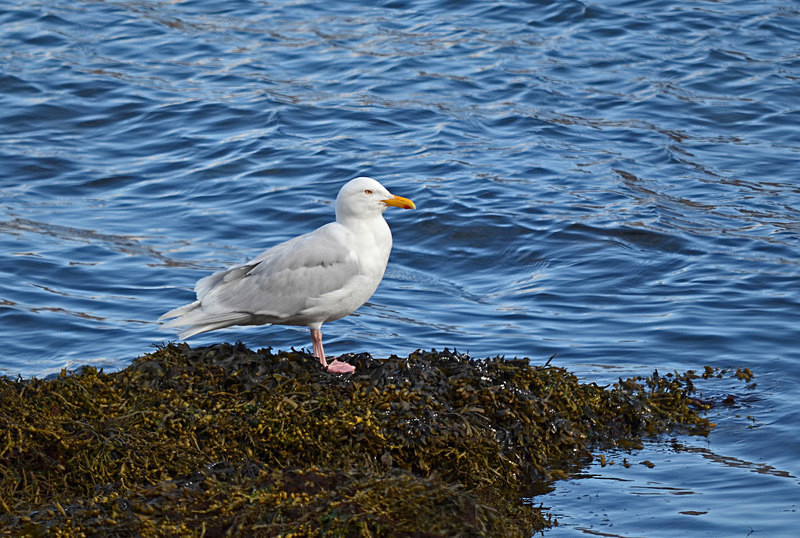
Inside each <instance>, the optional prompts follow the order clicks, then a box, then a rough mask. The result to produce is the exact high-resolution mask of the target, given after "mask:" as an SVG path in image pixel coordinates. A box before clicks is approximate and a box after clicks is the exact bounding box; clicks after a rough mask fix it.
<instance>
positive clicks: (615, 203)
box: [0, 0, 800, 536]
mask: <svg viewBox="0 0 800 538" xmlns="http://www.w3.org/2000/svg"><path fill="white" fill-rule="evenodd" d="M799 88H800V5H798V4H797V3H796V2H790V1H777V0H773V1H763V2H752V1H732V2H726V1H715V2H710V1H671V0H665V1H659V2H652V1H635V2H633V1H631V2H622V1H609V2H600V3H596V4H593V3H581V2H574V1H558V2H492V1H480V2H469V1H463V2H454V1H444V0H430V1H420V2H412V1H407V2H406V1H386V2H363V3H359V2H350V1H343V2H324V3H322V2H311V1H307V2H304V1H302V0H300V1H293V2H288V1H276V2H263V1H243V0H229V1H226V2H215V1H211V0H194V1H185V2H181V1H170V2H167V1H160V2H157V1H137V2H126V1H112V2H99V1H86V0H71V1H69V2H66V1H35V0H33V1H25V2H23V1H20V0H18V1H12V2H4V3H3V4H2V7H0V200H1V201H2V204H0V342H2V345H3V353H2V356H0V373H5V374H7V375H14V376H15V375H17V374H21V375H24V376H29V375H37V376H45V375H49V374H51V373H54V372H58V371H59V370H60V369H61V368H63V367H65V366H67V367H75V366H77V365H80V364H85V363H90V364H95V365H99V366H103V367H104V368H106V369H107V370H112V369H118V368H122V367H124V366H125V365H126V364H127V363H128V362H129V361H130V360H131V359H132V358H134V357H136V356H137V355H140V354H143V353H146V352H147V351H149V350H150V346H151V345H153V344H156V343H159V342H162V341H165V340H166V339H169V338H174V336H173V335H170V334H165V333H162V332H159V331H158V325H157V323H156V321H155V320H156V318H158V316H159V315H160V314H161V313H163V312H164V311H166V310H168V309H170V308H173V307H175V306H177V305H180V304H183V303H185V302H187V301H189V300H191V299H192V298H193V293H192V291H191V289H192V287H193V285H194V282H195V281H196V280H197V279H198V278H200V277H202V276H204V275H205V274H207V273H208V272H210V271H213V270H217V269H221V268H224V267H226V266H227V265H230V264H233V263H236V262H241V261H244V260H246V259H248V258H249V257H251V256H254V255H256V254H258V253H259V252H260V251H261V250H263V249H264V248H266V247H268V246H270V245H272V244H275V243H276V242H279V241H282V240H285V239H287V238H289V237H291V236H294V235H297V234H299V233H302V232H306V231H310V230H312V229H314V228H315V227H317V226H319V225H321V224H323V223H325V222H328V221H329V220H331V219H332V215H333V206H332V205H331V204H332V200H333V199H334V197H335V196H336V193H337V191H338V189H339V187H340V186H341V185H342V184H343V183H344V182H345V181H346V180H348V179H350V178H352V177H355V176H357V175H370V176H373V177H376V178H378V179H380V180H381V181H382V182H383V183H384V184H385V185H386V186H387V187H388V188H389V189H390V190H392V191H393V192H395V193H396V194H399V195H402V196H406V197H409V198H411V199H413V200H414V201H415V202H416V203H417V206H418V209H417V210H416V211H413V212H412V211H405V212H404V211H399V210H390V211H387V213H386V216H387V220H389V222H390V224H391V226H392V228H393V231H394V237H395V248H394V250H393V253H392V259H391V261H390V266H389V269H388V271H387V275H386V278H385V279H384V281H383V283H382V284H381V287H380V288H379V289H378V292H377V293H376V294H375V295H374V296H373V298H372V299H371V301H370V302H369V303H368V304H367V305H366V306H364V307H362V308H361V309H360V310H359V311H358V313H357V315H354V316H351V317H349V318H345V319H342V320H339V321H337V322H335V323H331V324H328V325H326V327H325V329H326V351H328V352H329V353H331V354H338V353H343V352H348V351H368V352H370V353H372V354H373V355H375V356H386V355H388V354H392V353H396V354H400V355H403V354H408V353H409V352H410V351H413V350H414V349H416V348H432V347H435V348H439V349H441V348H442V347H445V346H447V347H451V348H452V347H456V348H457V349H458V350H460V351H464V352H469V353H470V354H471V355H472V356H475V357H485V356H489V355H492V356H493V355H497V354H502V355H507V356H527V357H530V358H531V360H533V361H535V362H544V361H545V360H546V359H547V357H549V356H550V355H551V354H553V353H558V355H557V356H556V358H555V359H554V362H555V363H557V364H559V365H561V366H565V367H567V368H569V369H571V370H573V371H575V372H577V373H578V374H579V375H580V376H581V377H583V378H585V379H587V380H593V381H597V382H599V383H607V382H610V381H613V380H615V379H616V378H617V377H618V376H629V375H636V374H649V373H650V372H652V371H653V370H654V369H658V370H659V371H660V372H662V373H663V372H668V371H671V370H673V369H678V370H686V369H689V368H694V369H698V368H702V366H703V365H711V366H716V367H721V368H736V367H748V368H750V369H751V370H752V371H753V372H754V374H755V378H754V381H755V383H756V385H755V386H751V387H749V388H748V387H746V386H745V384H743V383H738V382H732V381H731V382H727V381H726V382H722V383H717V384H709V385H707V390H708V391H709V392H708V393H707V394H705V396H707V397H714V398H718V399H720V398H721V397H724V396H725V395H726V394H728V393H731V394H733V395H734V396H735V401H736V402H737V403H736V405H735V406H734V407H731V408H727V407H719V408H717V409H715V410H713V411H712V418H713V420H714V421H715V422H717V423H718V426H717V429H716V430H715V431H714V432H713V433H712V434H711V436H710V437H709V438H708V439H705V438H691V437H685V436H674V437H669V438H659V439H657V440H653V441H652V442H651V443H648V445H647V446H646V447H645V449H644V450H643V451H638V452H632V453H619V454H608V455H607V457H608V459H610V460H614V461H615V464H614V465H607V466H605V467H601V466H600V465H599V463H598V464H594V465H592V466H591V467H589V468H587V469H585V470H584V471H583V472H582V474H581V475H579V476H578V477H576V478H575V479H574V480H569V481H561V482H558V483H556V484H555V489H554V490H553V491H551V492H550V493H548V494H546V495H544V496H540V497H537V498H536V499H535V501H534V502H536V503H539V502H541V503H543V504H544V505H545V506H549V507H550V509H551V511H552V512H553V513H554V514H555V515H556V516H557V518H558V520H559V522H560V526H559V527H558V528H556V529H554V530H552V531H549V532H548V533H547V534H550V535H553V536H572V535H576V534H581V533H585V534H589V535H604V536H671V535H676V534H685V535H707V536H747V535H750V534H753V535H760V536H790V535H794V533H795V532H796V529H797V526H798V525H800V514H798V509H799V508H800V507H798V504H799V503H800V488H799V487H798V485H799V482H800V479H799V478H798V476H800V457H798V456H800V448H798V447H800V430H798V427H800V413H799V412H798V410H797V409H798V408H797V403H796V402H797V400H798V396H800V394H798V393H799V392H800V391H798V388H797V387H798V384H799V383H800V373H799V372H800V345H798V342H800V319H798V318H799V317H800V316H799V315H798V314H799V313H800V268H799V262H798V260H799V259H800V258H799V256H798V247H799V246H800V127H798V126H800V110H799V109H800V90H799ZM221 340H225V341H236V340H241V341H243V342H245V343H247V344H248V345H250V346H251V347H262V346H270V345H271V346H274V347H276V348H288V347H290V346H295V347H309V346H310V339H309V336H308V333H307V331H306V330H305V329H298V328H286V327H272V328H248V329H230V330H226V331H220V332H215V333H209V334H206V335H202V336H201V337H197V338H196V339H194V340H192V343H193V344H197V345H201V344H208V343H214V342H218V341H221ZM623 460H626V462H627V463H629V466H628V467H625V466H624V465H623ZM645 461H649V462H652V464H654V467H652V468H650V467H649V466H647V465H641V463H642V462H645Z"/></svg>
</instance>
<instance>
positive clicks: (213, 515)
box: [0, 344, 713, 536]
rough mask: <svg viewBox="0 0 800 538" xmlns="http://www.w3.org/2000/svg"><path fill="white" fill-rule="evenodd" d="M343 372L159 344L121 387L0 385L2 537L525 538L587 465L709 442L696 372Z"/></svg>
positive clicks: (468, 366)
mask: <svg viewBox="0 0 800 538" xmlns="http://www.w3.org/2000/svg"><path fill="white" fill-rule="evenodd" d="M340 359H341V360H346V361H348V362H350V363H352V364H354V365H355V366H356V372H355V374H353V375H332V374H329V373H327V372H325V371H323V370H322V369H321V368H320V367H319V365H318V362H317V361H315V360H314V359H313V358H312V357H311V356H310V355H308V354H306V353H305V352H299V351H294V350H292V351H289V352H275V353H273V352H272V351H271V350H259V351H258V352H253V351H251V350H249V349H247V348H246V347H244V346H243V345H241V344H238V345H227V344H221V345H217V346H212V347H207V348H197V349H193V348H190V347H189V346H188V345H186V344H170V345H168V346H165V347H162V348H159V349H158V350H156V351H155V352H153V353H150V354H148V355H145V356H142V357H140V358H138V359H136V360H134V361H133V362H132V364H131V365H130V366H128V367H127V368H125V369H124V370H121V371H118V372H113V373H103V372H101V371H97V370H96V369H94V368H92V367H84V368H81V369H79V370H78V371H75V372H62V374H61V375H59V376H58V377H57V378H53V379H46V380H40V379H29V380H22V379H9V378H1V379H0V432H2V433H0V478H2V486H0V510H2V512H3V514H2V515H0V532H2V533H4V534H6V535H33V536H41V535H47V534H52V535H70V536H81V535H85V536H88V535H95V534H98V533H99V534H103V535H110V536H173V535H183V536H243V535H247V536H278V535H286V536H288V535H293V536H318V535H334V536H362V535H363V536H458V535H461V536H476V535H485V536H529V535H530V534H531V532H535V531H539V530H542V529H545V528H547V527H548V526H551V525H553V524H555V523H556V522H555V521H553V520H552V518H551V517H550V516H549V515H548V514H547V513H546V512H545V511H543V510H542V509H541V508H539V507H536V506H535V497H534V495H535V493H537V492H540V491H543V490H544V488H546V487H547V484H548V483H550V482H552V481H553V480H557V479H561V478H564V477H566V476H568V474H569V473H570V472H572V471H574V470H575V469H576V468H580V466H582V465H585V464H586V463H588V462H589V461H591V458H592V453H593V452H597V451H602V450H603V448H608V447H612V446H616V447H620V446H622V447H627V448H631V449H635V448H636V447H637V446H640V443H641V439H642V438H643V437H647V436H653V435H657V434H660V433H664V432H669V431H672V430H675V429H676V428H677V429H680V430H681V431H684V432H685V433H687V434H699V435H705V434H707V433H708V432H709V431H710V429H711V428H712V427H713V424H711V423H710V422H709V421H708V420H707V419H706V418H704V417H703V410H704V408H706V407H707V403H708V402H702V401H700V400H698V399H696V398H695V397H694V396H693V395H692V393H693V389H694V387H693V383H692V380H693V379H696V378H698V377H700V375H698V374H695V373H693V372H689V373H686V374H677V373H675V374H670V375H666V376H659V375H658V374H657V373H656V374H653V375H651V376H650V377H646V378H634V379H629V380H626V381H623V380H620V382H618V383H616V384H614V385H613V386H608V387H600V386H597V385H596V384H594V383H589V384H586V383H580V382H579V381H578V379H577V378H576V377H575V376H574V375H572V374H570V373H569V372H568V371H566V370H564V369H563V368H559V367H553V366H549V365H544V366H535V365H531V364H530V363H529V361H528V360H527V359H522V360H516V359H514V360H509V359H503V358H500V357H497V358H493V359H484V360H475V359H471V358H469V357H468V356H466V355H462V354H459V353H456V352H450V351H447V350H445V351H443V352H436V351H430V352H427V351H417V352H414V353H412V354H411V355H410V356H409V357H405V358H399V357H396V356H393V357H391V358H389V359H382V360H377V359H373V358H372V357H370V356H369V355H368V354H361V355H346V356H344V357H340ZM702 375H703V376H705V377H708V376H709V371H708V370H707V371H706V372H704V373H703V374H702ZM531 498H533V501H534V502H531ZM526 499H527V500H526Z"/></svg>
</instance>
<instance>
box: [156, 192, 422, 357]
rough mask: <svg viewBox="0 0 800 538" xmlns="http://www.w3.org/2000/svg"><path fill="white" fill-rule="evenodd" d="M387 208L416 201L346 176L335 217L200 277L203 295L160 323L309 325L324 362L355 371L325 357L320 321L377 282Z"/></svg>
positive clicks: (388, 244) (360, 298) (341, 312)
mask: <svg viewBox="0 0 800 538" xmlns="http://www.w3.org/2000/svg"><path fill="white" fill-rule="evenodd" d="M388 206H394V207H401V208H403V209H415V207H416V206H414V202H412V201H411V200H409V199H408V198H403V197H401V196H395V195H393V194H391V193H390V192H389V191H388V190H386V188H385V187H384V186H383V185H381V184H380V183H378V182H377V181H375V180H374V179H372V178H368V177H357V178H356V179H353V180H351V181H349V182H347V183H346V184H345V185H344V186H343V187H342V188H341V190H340V191H339V195H338V196H337V197H336V221H335V222H331V223H329V224H326V225H324V226H322V227H321V228H317V229H316V230H314V231H313V232H310V233H307V234H304V235H301V236H299V237H295V238H294V239H290V240H289V241H286V242H284V243H281V244H279V245H276V246H274V247H272V248H270V249H269V250H266V251H265V252H263V253H261V254H260V255H259V256H258V257H256V258H255V259H253V260H252V261H249V262H247V263H245V264H243V265H237V266H234V267H231V268H230V269H227V270H225V271H220V272H218V273H214V274H213V275H210V276H207V277H205V278H202V279H200V280H199V281H198V282H197V284H196V285H195V288H194V291H195V293H196V294H197V300H196V301H195V302H193V303H191V304H187V305H185V306H181V307H179V308H176V309H174V310H170V311H169V312H167V313H166V314H164V315H163V316H161V317H160V318H159V321H162V320H165V319H170V320H171V321H168V322H167V323H165V324H164V328H172V327H185V328H184V329H183V330H182V331H181V332H180V334H179V336H180V338H181V339H182V340H183V339H186V338H189V337H191V336H194V335H195V334H199V333H204V332H207V331H213V330H215V329H221V328H223V327H230V326H231V325H267V324H280V325H299V326H305V327H308V328H309V329H311V342H312V343H313V346H314V356H315V357H317V358H318V359H319V361H320V363H321V364H322V366H323V368H327V369H328V371H329V372H333V373H352V372H353V371H354V370H355V367H353V366H352V365H350V364H348V363H346V362H342V361H339V360H333V361H332V362H331V363H330V364H328V362H327V361H326V360H325V351H324V349H323V347H322V331H321V327H322V324H323V323H325V322H327V321H333V320H336V319H339V318H342V317H344V316H347V315H348V314H352V313H353V312H355V310H356V309H357V308H358V307H360V306H361V305H362V304H364V303H365V302H366V301H367V299H369V298H370V297H371V296H372V294H373V293H374V292H375V290H376V289H377V288H378V284H379V283H380V281H381V279H382V278H383V273H384V271H385V270H386V264H387V263H388V261H389V252H390V251H391V250H392V232H391V230H389V225H388V224H387V223H386V221H385V220H384V219H383V212H384V211H385V210H386V208H387V207H388Z"/></svg>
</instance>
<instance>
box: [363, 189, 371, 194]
mask: <svg viewBox="0 0 800 538" xmlns="http://www.w3.org/2000/svg"><path fill="white" fill-rule="evenodd" d="M364 194H372V191H371V190H369V189H364Z"/></svg>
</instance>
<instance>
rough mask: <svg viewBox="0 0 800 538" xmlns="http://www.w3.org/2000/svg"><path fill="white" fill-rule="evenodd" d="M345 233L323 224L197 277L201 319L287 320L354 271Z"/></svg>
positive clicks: (341, 284) (355, 261) (354, 258)
mask: <svg viewBox="0 0 800 538" xmlns="http://www.w3.org/2000/svg"><path fill="white" fill-rule="evenodd" d="M348 233H349V232H347V231H346V230H344V229H343V228H342V227H341V226H340V225H338V224H337V223H331V224H327V225H325V226H323V227H322V228H319V229H317V230H315V231H313V232H311V233H309V234H305V235H301V236H299V237H296V238H294V239H291V240H289V241H287V242H285V243H281V244H280V245H277V246H275V247H273V248H271V249H269V250H267V251H266V252H264V253H262V254H261V255H260V256H258V257H257V258H255V259H254V260H252V261H250V262H248V263H246V264H243V265H239V266H236V267H232V268H230V269H228V270H226V271H222V272H219V273H215V274H213V275H211V276H208V277H206V278H203V279H201V280H200V281H198V283H197V286H196V287H195V291H196V292H197V298H198V300H199V301H200V306H201V308H202V310H203V312H204V313H205V314H206V315H207V319H208V318H213V317H215V315H218V316H222V317H224V316H225V315H226V314H230V313H234V312H235V313H243V314H244V313H247V314H249V315H252V316H256V317H258V318H259V319H260V323H265V322H270V323H271V322H278V323H281V322H283V323H286V322H291V321H292V318H293V317H294V316H296V315H297V314H298V313H300V312H302V311H303V310H304V309H305V308H307V307H308V305H309V302H310V301H313V299H315V298H318V297H320V296H321V295H324V294H326V293H330V292H332V291H337V290H340V289H342V288H344V287H345V286H347V284H348V282H349V281H351V280H352V279H353V278H356V277H357V276H358V275H359V273H360V265H359V261H358V256H357V255H356V254H355V252H353V250H352V249H351V248H350V247H349V245H348V243H349V242H348V241H347V236H348Z"/></svg>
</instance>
